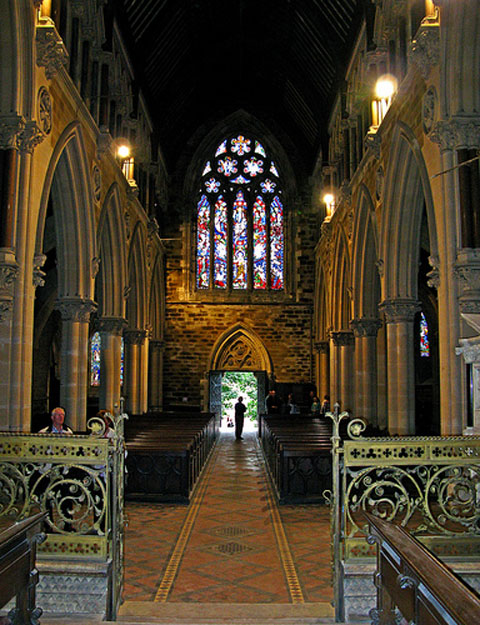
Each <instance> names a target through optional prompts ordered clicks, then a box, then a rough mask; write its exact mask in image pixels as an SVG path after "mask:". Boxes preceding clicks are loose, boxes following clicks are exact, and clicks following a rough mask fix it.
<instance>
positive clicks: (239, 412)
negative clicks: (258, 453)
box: [235, 397, 247, 441]
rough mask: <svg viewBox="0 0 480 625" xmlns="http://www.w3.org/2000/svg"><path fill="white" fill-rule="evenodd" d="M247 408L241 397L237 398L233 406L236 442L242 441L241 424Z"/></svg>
mask: <svg viewBox="0 0 480 625" xmlns="http://www.w3.org/2000/svg"><path fill="white" fill-rule="evenodd" d="M246 411H247V407H246V406H245V404H244V403H243V397H239V398H238V401H237V403H236V404H235V438H236V439H237V441H241V440H242V432H243V422H244V419H245V412H246Z"/></svg>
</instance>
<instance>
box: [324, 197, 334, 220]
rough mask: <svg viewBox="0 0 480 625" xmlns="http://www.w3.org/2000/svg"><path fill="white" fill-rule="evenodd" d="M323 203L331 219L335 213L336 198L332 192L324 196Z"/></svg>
mask: <svg viewBox="0 0 480 625" xmlns="http://www.w3.org/2000/svg"><path fill="white" fill-rule="evenodd" d="M323 202H324V204H325V207H326V209H327V215H326V216H327V217H331V216H332V215H333V213H334V212H335V196H334V195H333V193H331V192H330V191H329V192H327V193H325V195H324V196H323Z"/></svg>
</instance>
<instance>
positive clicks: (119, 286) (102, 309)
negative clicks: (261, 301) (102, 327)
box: [96, 183, 127, 318]
mask: <svg viewBox="0 0 480 625" xmlns="http://www.w3.org/2000/svg"><path fill="white" fill-rule="evenodd" d="M125 242H126V233H125V225H124V220H123V218H122V206H121V199H120V192H119V188H118V185H117V184H116V183H115V184H113V185H112V186H111V187H110V189H109V190H108V192H107V195H106V197H105V201H104V203H103V208H102V212H101V214H100V220H99V223H98V233H97V244H98V249H99V254H100V269H99V273H98V277H97V289H96V293H97V302H98V304H99V315H100V316H104V317H119V318H122V317H125V287H126V285H127V250H126V244H125Z"/></svg>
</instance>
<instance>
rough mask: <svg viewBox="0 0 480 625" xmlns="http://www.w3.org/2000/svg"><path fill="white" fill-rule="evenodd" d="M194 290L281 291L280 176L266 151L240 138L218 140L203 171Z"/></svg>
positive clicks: (282, 232)
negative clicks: (195, 288)
mask: <svg viewBox="0 0 480 625" xmlns="http://www.w3.org/2000/svg"><path fill="white" fill-rule="evenodd" d="M201 172H202V174H201V178H200V189H199V194H198V199H197V223H196V228H197V233H196V287H197V289H199V290H206V289H224V290H235V291H246V290H272V291H280V290H282V289H283V288H284V273H285V271H284V269H285V263H284V254H285V232H284V204H283V201H282V188H281V175H280V171H279V169H278V168H277V165H276V164H275V162H274V161H273V160H272V159H271V158H270V156H269V154H268V152H267V150H265V148H264V146H263V145H262V144H261V143H260V142H259V141H258V140H257V139H254V138H250V137H247V136H244V135H242V134H239V135H236V136H233V137H229V138H227V139H224V140H222V141H221V142H220V143H219V145H218V146H217V148H216V149H215V152H214V154H212V155H211V157H210V158H209V159H208V160H206V161H205V162H204V163H203V165H202V169H201Z"/></svg>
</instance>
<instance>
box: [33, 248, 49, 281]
mask: <svg viewBox="0 0 480 625" xmlns="http://www.w3.org/2000/svg"><path fill="white" fill-rule="evenodd" d="M46 260H47V256H46V254H35V256H34V257H33V286H34V287H35V288H36V287H37V286H43V285H44V284H45V276H46V273H45V272H44V271H43V270H42V267H43V265H44V264H45V261H46Z"/></svg>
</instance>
